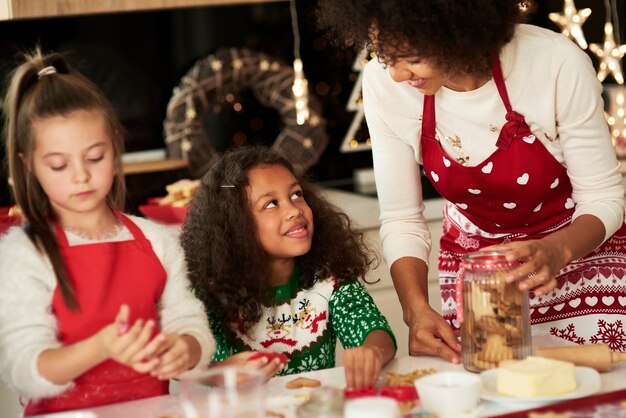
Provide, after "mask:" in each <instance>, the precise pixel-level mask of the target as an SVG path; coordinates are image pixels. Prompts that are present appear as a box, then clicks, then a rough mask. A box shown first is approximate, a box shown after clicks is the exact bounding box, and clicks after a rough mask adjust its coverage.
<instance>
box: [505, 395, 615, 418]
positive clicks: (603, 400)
mask: <svg viewBox="0 0 626 418" xmlns="http://www.w3.org/2000/svg"><path fill="white" fill-rule="evenodd" d="M624 402H626V389H622V390H617V391H614V392H607V393H601V394H599V395H592V396H587V397H584V398H579V399H572V400H569V401H564V402H560V403H556V404H552V405H547V406H542V407H539V408H533V409H526V410H524V411H518V412H512V413H510V414H504V415H494V417H498V418H528V413H529V412H531V411H532V412H543V413H547V412H554V413H571V414H573V415H572V417H576V418H594V417H607V418H608V417H621V416H624V412H625V411H626V410H625V409H624Z"/></svg>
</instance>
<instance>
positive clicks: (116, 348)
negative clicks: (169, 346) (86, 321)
mask: <svg viewBox="0 0 626 418" xmlns="http://www.w3.org/2000/svg"><path fill="white" fill-rule="evenodd" d="M129 317H130V310H129V308H128V306H127V305H122V306H121V307H120V310H119V312H118V314H117V316H116V318H115V322H113V323H112V324H109V325H107V326H106V327H104V328H102V329H101V330H100V331H99V332H98V333H97V334H96V336H95V337H96V340H97V343H98V345H99V346H100V348H101V351H102V353H103V357H104V358H103V360H106V359H112V360H115V361H117V362H118V363H121V364H125V365H127V366H129V367H132V368H133V369H134V370H136V371H138V372H140V373H146V372H149V371H151V370H152V369H153V368H154V367H155V366H156V365H157V363H158V359H155V358H153V356H154V355H155V354H156V352H157V351H158V350H159V347H160V345H161V343H162V337H160V336H159V335H157V336H156V337H155V338H154V339H153V340H152V341H150V338H151V336H152V333H153V330H154V327H155V323H154V321H152V320H148V321H146V322H145V323H144V321H143V320H141V319H138V320H137V321H135V323H134V324H133V325H132V326H130V327H128V320H129Z"/></svg>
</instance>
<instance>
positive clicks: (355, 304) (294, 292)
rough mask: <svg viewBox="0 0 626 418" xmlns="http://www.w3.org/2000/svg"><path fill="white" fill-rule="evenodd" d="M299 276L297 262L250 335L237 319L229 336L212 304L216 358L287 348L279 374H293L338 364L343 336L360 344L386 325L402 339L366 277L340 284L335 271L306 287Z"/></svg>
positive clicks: (352, 343) (348, 342)
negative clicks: (362, 280) (338, 347)
mask: <svg viewBox="0 0 626 418" xmlns="http://www.w3.org/2000/svg"><path fill="white" fill-rule="evenodd" d="M299 277H300V268H299V267H296V269H295V270H294V272H293V273H292V274H291V276H290V277H289V281H288V282H287V283H286V284H284V285H281V286H276V287H275V288H274V289H273V299H274V304H273V305H272V306H268V307H265V309H264V310H263V314H262V315H261V319H260V320H259V322H258V323H257V324H256V326H255V327H253V329H251V330H250V332H249V333H248V335H246V334H245V333H243V332H242V330H240V329H239V328H238V327H237V326H236V324H231V325H227V326H231V327H232V330H233V331H234V333H235V336H236V338H235V339H233V338H226V335H225V333H224V329H223V326H222V323H221V321H219V320H218V319H217V318H216V317H215V316H214V315H213V314H212V313H211V312H210V310H209V309H207V312H208V316H209V323H210V325H211V331H212V332H213V335H214V337H215V341H216V345H217V347H216V352H215V354H214V355H213V358H212V360H213V361H221V360H224V359H226V358H227V357H229V356H231V355H233V354H236V353H240V352H242V351H249V350H253V351H273V352H276V353H284V354H285V355H286V356H287V358H288V359H289V361H288V362H287V364H286V365H285V368H284V369H283V370H282V371H281V372H280V373H278V375H287V374H292V373H301V372H308V371H312V370H319V369H326V368H330V367H335V345H336V343H337V338H339V340H340V341H341V344H342V345H343V347H344V348H352V347H358V346H360V345H362V344H363V342H364V341H365V338H366V337H367V335H368V334H369V333H370V332H372V331H374V330H377V329H380V330H383V331H385V332H387V333H388V334H389V335H390V336H391V339H392V340H393V343H394V346H395V345H396V340H395V337H394V335H393V332H392V331H391V328H390V327H389V323H388V322H387V319H385V317H384V316H383V314H382V313H381V312H380V311H379V310H378V308H377V307H376V304H375V303H374V300H373V299H372V297H371V296H370V294H369V293H368V292H367V290H366V289H365V287H364V286H363V285H362V284H361V283H359V282H357V281H354V282H348V283H342V284H341V285H339V283H338V282H337V280H336V279H335V278H333V277H329V278H327V279H324V280H318V281H317V282H316V283H315V284H314V285H313V287H311V288H309V289H300V288H299V286H298V281H299ZM396 348H397V347H396Z"/></svg>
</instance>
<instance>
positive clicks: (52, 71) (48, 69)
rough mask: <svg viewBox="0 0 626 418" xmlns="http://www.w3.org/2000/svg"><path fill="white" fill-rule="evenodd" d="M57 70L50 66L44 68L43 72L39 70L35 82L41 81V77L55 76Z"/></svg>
mask: <svg viewBox="0 0 626 418" xmlns="http://www.w3.org/2000/svg"><path fill="white" fill-rule="evenodd" d="M56 72H57V69H56V68H54V67H53V66H52V65H49V66H48V67H46V68H44V69H43V70H40V71H39V72H38V73H37V80H41V77H44V76H47V75H50V74H56Z"/></svg>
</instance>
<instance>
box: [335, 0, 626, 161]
mask: <svg viewBox="0 0 626 418" xmlns="http://www.w3.org/2000/svg"><path fill="white" fill-rule="evenodd" d="M583 3H584V2H583ZM604 3H605V10H606V20H605V24H604V42H603V43H601V44H596V43H591V44H588V43H587V40H586V39H585V33H584V30H583V24H584V23H585V22H586V20H587V18H588V17H589V16H590V15H591V13H592V10H591V9H590V8H588V7H586V8H583V9H577V8H576V5H575V3H574V0H563V11H562V12H561V13H558V12H553V13H549V14H548V17H549V19H550V20H551V21H552V22H554V23H555V24H556V25H557V26H558V27H559V29H560V30H561V32H562V33H563V34H564V35H565V36H567V37H568V38H571V39H572V40H573V41H574V42H576V44H578V46H579V47H580V48H582V49H583V50H587V49H589V51H591V53H592V54H593V55H595V57H596V58H597V59H598V62H599V64H598V70H597V78H598V80H599V81H600V82H604V81H605V80H607V78H608V77H609V76H611V77H612V78H613V80H614V81H615V83H616V84H610V83H607V84H605V85H604V91H605V94H606V104H607V111H606V118H607V122H608V124H609V127H610V130H611V136H612V138H613V141H614V143H615V145H616V149H617V151H618V156H620V157H626V89H625V88H624V87H623V84H624V74H623V70H622V59H623V57H624V55H626V45H622V44H621V41H620V27H619V16H618V13H617V0H604ZM520 7H521V8H522V9H524V8H525V7H527V5H526V3H521V5H520ZM371 58H372V57H371V56H368V55H367V53H366V51H365V50H364V51H362V52H361V54H359V56H358V57H357V59H356V60H355V62H354V65H353V71H356V72H358V73H359V75H358V77H357V78H356V82H355V85H354V89H353V91H352V94H351V95H350V99H349V101H348V103H347V106H346V110H348V111H352V112H356V114H355V116H354V118H353V120H352V123H351V125H350V127H349V129H348V132H347V133H346V135H345V137H344V140H343V143H342V145H341V148H340V149H341V151H342V152H352V151H362V150H369V149H371V139H370V137H369V133H368V131H367V125H366V124H365V118H364V114H363V98H362V96H361V82H362V70H363V68H364V66H365V64H366V63H367V61H368V60H369V59H371Z"/></svg>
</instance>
